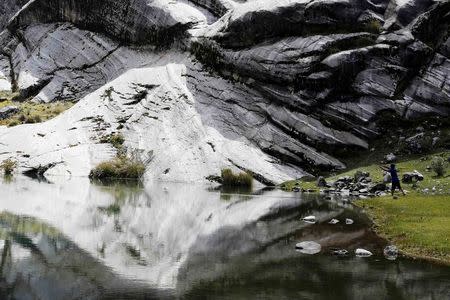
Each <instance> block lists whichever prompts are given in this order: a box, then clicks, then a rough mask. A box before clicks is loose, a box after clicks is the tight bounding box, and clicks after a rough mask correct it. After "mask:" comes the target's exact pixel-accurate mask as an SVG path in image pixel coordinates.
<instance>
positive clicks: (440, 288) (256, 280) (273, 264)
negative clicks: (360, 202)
mask: <svg viewBox="0 0 450 300" xmlns="http://www.w3.org/2000/svg"><path fill="white" fill-rule="evenodd" d="M305 214H314V215H315V216H317V217H318V219H319V222H318V224H315V225H310V224H304V223H303V222H301V221H299V220H300V218H299V216H302V215H305ZM347 217H351V218H353V219H354V220H355V223H354V224H353V225H351V226H349V225H346V224H345V223H344V222H341V225H333V224H328V221H329V220H330V219H331V218H337V219H341V220H345V219H346V218H347ZM307 240H312V241H317V242H319V243H320V244H321V246H322V247H323V249H322V254H320V255H318V256H314V257H311V256H309V255H303V254H300V253H298V252H296V251H295V244H296V243H297V242H298V241H307ZM385 244H386V242H385V241H384V240H382V239H380V238H379V237H377V236H376V235H375V234H374V233H373V232H372V231H371V230H370V228H369V226H368V219H367V218H366V217H365V216H363V215H359V214H358V212H357V211H354V210H353V209H352V208H351V207H347V208H345V209H344V208H342V207H340V208H339V206H337V204H333V203H330V202H325V201H322V200H318V199H314V198H313V199H310V200H309V201H307V200H305V201H303V202H301V204H299V205H297V206H295V207H292V208H291V209H284V210H283V211H279V212H278V213H276V214H275V215H267V216H265V217H263V218H261V219H260V220H259V221H257V222H253V223H250V224H248V225H247V226H246V227H245V228H243V229H241V230H236V229H235V228H221V229H220V230H219V231H217V232H216V233H215V234H213V235H210V236H206V237H202V238H200V239H199V240H198V241H197V242H196V243H195V246H194V247H192V248H191V251H190V255H189V260H188V261H187V262H186V263H185V265H184V267H183V269H182V272H180V275H179V280H178V289H179V292H180V293H184V292H185V293H187V298H199V297H200V298H201V297H205V296H207V295H220V296H221V299H248V298H253V299H255V298H265V297H267V298H270V299H282V298H286V299H291V298H292V299H294V298H295V299H363V298H366V299H389V298H390V297H392V296H394V295H396V296H398V297H395V299H412V298H414V299H420V298H421V297H425V296H426V295H432V296H431V297H434V298H436V299H441V298H442V297H445V296H446V295H447V294H446V293H447V292H446V290H445V289H448V288H450V270H449V269H448V268H445V267H439V266H434V265H429V264H426V263H422V262H413V261H409V260H405V259H401V260H399V261H396V262H390V261H387V260H385V259H384V258H380V256H381V255H382V253H383V247H384V245H385ZM361 246H364V247H367V248H369V249H371V250H373V252H374V253H375V254H376V255H377V256H376V257H374V258H367V259H358V258H355V257H354V249H356V248H358V247H361ZM341 247H343V248H347V249H349V250H352V251H351V252H350V255H349V256H347V257H342V256H334V255H333V249H337V248H341ZM433 274H434V275H433ZM436 274H437V275H436ZM431 275H433V276H435V277H434V279H436V278H437V279H438V280H437V281H435V280H434V279H433V277H432V276H431ZM443 280H446V283H445V284H443V283H442V282H443ZM404 284H405V285H404Z"/></svg>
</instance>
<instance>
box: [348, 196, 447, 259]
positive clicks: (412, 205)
mask: <svg viewBox="0 0 450 300" xmlns="http://www.w3.org/2000/svg"><path fill="white" fill-rule="evenodd" d="M357 205H358V206H361V207H363V208H364V209H365V211H366V212H367V213H368V214H369V215H370V216H371V217H372V219H373V220H374V226H375V229H376V231H377V233H378V234H380V235H382V236H384V237H386V238H387V239H388V240H390V241H391V242H392V243H394V244H395V245H396V246H397V247H399V249H400V250H402V251H403V252H404V253H405V254H407V255H410V256H414V257H423V258H428V259H434V260H438V261H441V262H444V263H447V264H450V197H449V196H448V195H438V196H437V195H435V196H429V195H420V194H417V193H413V194H410V195H408V196H406V197H399V199H398V200H393V199H392V198H390V197H385V198H374V199H370V200H360V201H357Z"/></svg>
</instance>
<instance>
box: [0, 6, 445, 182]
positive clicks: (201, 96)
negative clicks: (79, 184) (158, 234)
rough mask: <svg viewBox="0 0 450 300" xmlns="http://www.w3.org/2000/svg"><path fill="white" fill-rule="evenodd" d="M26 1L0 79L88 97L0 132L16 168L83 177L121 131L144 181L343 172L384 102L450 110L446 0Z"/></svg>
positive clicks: (37, 96)
mask: <svg viewBox="0 0 450 300" xmlns="http://www.w3.org/2000/svg"><path fill="white" fill-rule="evenodd" d="M24 2H26V1H19V0H16V1H13V0H9V1H6V2H5V4H4V6H3V7H2V8H0V9H2V10H3V11H2V12H3V14H2V16H3V17H2V19H0V26H1V27H0V28H1V29H3V32H2V33H1V34H0V90H17V91H19V92H20V95H21V97H22V98H23V99H29V100H32V101H37V102H51V101H56V100H64V101H65V100H74V101H78V100H80V99H82V100H81V101H80V102H79V104H78V105H76V106H75V107H73V108H72V109H71V110H70V111H69V112H67V113H65V114H63V115H62V116H60V117H58V118H56V119H55V120H52V121H50V122H48V123H45V124H39V125H24V126H19V127H17V128H1V129H0V138H1V144H0V153H1V154H0V159H5V158H8V157H11V156H16V151H22V152H19V153H23V154H24V155H22V156H20V155H19V156H20V158H19V160H20V163H21V164H20V165H21V168H22V169H23V170H25V169H27V168H33V167H36V166H39V165H48V164H51V165H52V166H53V165H55V166H54V167H53V168H50V169H49V171H47V173H48V174H69V173H70V174H76V175H81V176H84V175H87V174H88V172H89V170H90V169H91V168H92V166H93V165H95V164H96V163H98V162H99V161H101V160H104V159H106V158H108V157H112V156H113V155H114V149H112V148H111V147H109V146H107V145H105V144H99V141H100V140H101V137H102V136H105V135H107V134H111V133H113V132H122V133H123V134H124V136H125V138H126V145H127V146H128V149H129V150H130V151H137V152H139V153H140V155H141V156H142V159H144V160H145V161H146V162H147V164H148V167H149V168H148V171H147V177H148V178H159V179H165V180H181V181H204V180H206V179H205V178H206V177H207V176H209V175H217V174H219V173H220V169H222V168H225V167H232V168H235V169H236V170H238V169H241V170H248V171H251V172H253V173H254V175H256V177H257V178H258V179H259V180H260V181H261V182H263V183H265V184H274V183H279V182H280V181H283V180H287V179H291V178H295V177H300V176H302V175H305V174H307V173H308V172H314V171H316V170H318V169H321V170H330V169H340V168H344V167H345V166H344V165H343V164H342V162H340V160H339V155H340V154H342V153H343V152H345V151H348V150H352V151H354V150H358V149H365V148H367V147H368V141H369V140H370V139H372V138H374V137H376V136H377V135H378V134H379V132H378V131H377V126H376V122H377V119H378V118H379V116H380V114H382V113H389V114H391V115H392V116H394V117H395V118H398V120H401V118H405V119H414V118H421V117H425V116H430V115H431V116H442V117H448V115H449V112H450V78H449V76H450V34H449V33H450V3H449V2H448V1H437V0H435V1H433V0H429V1H416V0H406V1H404V0H402V1H399V0H390V1H389V0H375V1H368V0H330V1H328V0H327V1H325V0H271V1H267V0H252V1H246V2H245V1H244V2H242V1H240V2H234V1H231V0H214V1H203V0H193V1H181V0H180V1H164V0H158V1H146V0H137V1H110V0H102V1H88V0H83V1H77V2H76V3H75V2H74V1H67V0H51V1H40V0H34V1H29V2H28V3H27V4H25V3H24ZM12 16H13V17H12ZM10 17H12V19H10V20H9V18H10ZM150 87H151V88H150ZM105 94H107V95H108V96H107V97H106V96H104V95H105ZM102 95H103V96H102ZM133 97H134V98H133ZM136 97H137V98H136ZM136 99H137V100H136ZM86 120H88V121H86ZM93 120H94V121H93ZM72 128H76V129H72ZM69 129H72V130H69ZM38 133H40V134H38ZM17 136H20V137H21V138H20V140H21V141H23V140H26V141H27V143H22V142H21V143H18V142H17V140H18V138H17ZM19 144H20V145H19ZM55 163H57V164H55Z"/></svg>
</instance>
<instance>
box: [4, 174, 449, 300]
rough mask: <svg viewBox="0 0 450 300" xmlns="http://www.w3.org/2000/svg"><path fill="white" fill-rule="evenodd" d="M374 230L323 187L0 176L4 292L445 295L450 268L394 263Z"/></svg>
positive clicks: (71, 295) (62, 295)
mask: <svg viewBox="0 0 450 300" xmlns="http://www.w3.org/2000/svg"><path fill="white" fill-rule="evenodd" d="M307 215H315V216H316V217H317V218H318V220H319V222H318V223H317V224H307V223H304V222H302V221H301V218H302V217H304V216H307ZM331 218H337V219H339V220H341V222H340V223H338V224H337V225H331V224H328V221H329V220H330V219H331ZM346 218H351V219H353V220H354V221H355V223H354V224H352V225H345V223H343V222H342V220H345V219H346ZM369 228H370V224H369V220H368V219H367V217H365V216H364V215H363V214H362V213H361V212H360V211H358V209H356V208H354V207H353V206H352V205H350V204H348V203H346V202H342V201H338V200H325V199H323V198H321V197H320V196H317V195H311V196H308V195H300V194H295V193H286V192H282V191H279V190H255V191H251V192H250V193H248V192H237V191H222V190H217V189H213V188H208V187H205V186H196V185H187V184H169V183H153V184H146V185H145V186H143V185H142V184H137V183H135V182H128V183H115V184H100V183H90V182H89V180H87V179H80V178H72V179H63V178H53V179H50V181H38V180H32V179H29V178H25V177H18V178H14V179H12V180H6V179H1V181H0V253H1V262H0V299H173V298H182V299H450V268H449V267H445V266H439V265H435V264H430V263H426V262H423V261H415V260H410V259H406V258H399V259H397V260H396V261H389V260H387V259H385V258H384V257H383V255H382V250H383V248H384V246H385V245H386V242H385V241H383V240H381V239H380V238H378V237H377V236H375V235H374V234H373V233H372V232H371V230H370V229H369ZM300 241H316V242H318V243H320V244H321V245H322V251H321V253H319V254H316V255H307V254H302V253H300V252H297V251H296V250H295V244H296V243H298V242H300ZM359 247H362V248H365V249H368V250H370V251H372V252H373V253H374V254H375V255H374V256H372V257H369V258H356V257H354V255H353V253H352V252H353V251H354V250H355V249H356V248H359ZM334 248H339V249H347V250H349V251H350V255H349V256H347V257H337V256H333V255H331V249H334Z"/></svg>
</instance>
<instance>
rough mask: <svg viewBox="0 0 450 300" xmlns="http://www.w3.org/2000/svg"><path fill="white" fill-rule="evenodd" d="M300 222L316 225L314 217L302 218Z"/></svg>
mask: <svg viewBox="0 0 450 300" xmlns="http://www.w3.org/2000/svg"><path fill="white" fill-rule="evenodd" d="M302 220H303V221H304V222H306V223H310V224H314V223H316V217H315V216H307V217H304V218H303V219H302Z"/></svg>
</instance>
